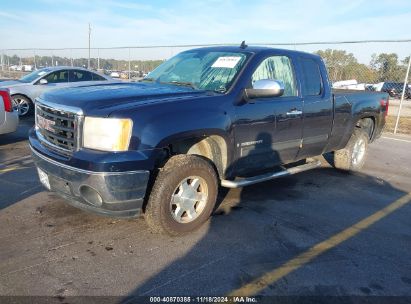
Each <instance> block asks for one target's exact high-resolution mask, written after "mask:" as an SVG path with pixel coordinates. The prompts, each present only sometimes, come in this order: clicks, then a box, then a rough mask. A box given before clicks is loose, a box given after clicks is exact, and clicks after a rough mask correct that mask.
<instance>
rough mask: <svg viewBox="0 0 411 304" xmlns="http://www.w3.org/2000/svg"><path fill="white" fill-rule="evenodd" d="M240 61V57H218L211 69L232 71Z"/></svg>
mask: <svg viewBox="0 0 411 304" xmlns="http://www.w3.org/2000/svg"><path fill="white" fill-rule="evenodd" d="M240 59H241V57H239V56H226V57H218V59H217V60H216V61H215V62H214V63H213V65H212V66H211V67H212V68H228V69H232V68H234V67H235V66H236V65H237V63H238V62H239V61H240Z"/></svg>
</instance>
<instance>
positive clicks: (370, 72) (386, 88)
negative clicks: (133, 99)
mask: <svg viewBox="0 0 411 304" xmlns="http://www.w3.org/2000/svg"><path fill="white" fill-rule="evenodd" d="M218 45H239V44H233V43H229V44H204V45H171V46H161V45H159V46H136V47H112V48H91V49H90V50H89V49H88V48H56V49H40V48H39V49H35V48H31V49H3V50H0V52H1V53H0V59H1V61H0V65H1V67H0V79H3V80H4V79H18V78H20V77H21V76H23V75H24V74H27V73H29V72H31V71H33V70H35V69H39V68H42V67H48V66H57V65H66V66H79V67H88V68H90V69H94V70H99V71H101V72H103V73H106V74H108V75H111V76H112V77H119V78H122V79H125V80H138V79H140V78H141V77H143V76H144V75H146V74H147V73H149V72H150V71H151V70H153V69H154V68H155V67H156V66H158V65H159V64H161V62H163V61H164V60H166V59H168V58H170V57H172V56H174V55H176V54H177V53H179V52H182V51H185V50H188V49H191V48H196V47H205V46H218ZM249 45H259V46H269V47H276V48H287V49H293V50H299V51H305V52H310V53H317V54H318V55H320V56H321V57H322V58H323V59H324V61H325V63H326V65H327V68H328V71H329V77H330V80H331V82H332V85H333V87H334V88H337V89H348V90H360V91H383V92H387V93H388V94H389V95H390V110H389V116H388V119H387V127H386V128H387V131H393V132H394V129H395V131H398V132H400V133H409V134H411V87H410V85H409V83H410V79H409V78H410V76H409V71H408V72H407V70H408V69H407V68H408V67H409V63H410V54H411V40H379V41H377V40H374V41H341V42H309V43H277V44H276V43H249ZM89 52H90V58H89ZM89 59H90V66H88V62H89ZM398 114H401V115H398ZM397 117H398V119H397Z"/></svg>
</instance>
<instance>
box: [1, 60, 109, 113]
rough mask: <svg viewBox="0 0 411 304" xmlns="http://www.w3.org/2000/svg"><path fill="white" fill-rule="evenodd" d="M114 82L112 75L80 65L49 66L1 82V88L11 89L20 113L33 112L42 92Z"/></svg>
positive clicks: (14, 102) (16, 107)
mask: <svg viewBox="0 0 411 304" xmlns="http://www.w3.org/2000/svg"><path fill="white" fill-rule="evenodd" d="M103 81H105V82H114V81H115V80H113V79H111V78H110V77H108V76H106V75H103V74H100V73H97V72H92V71H89V70H87V69H84V68H78V67H64V66H59V67H49V68H43V69H40V70H37V71H34V72H32V73H30V74H27V75H25V76H23V77H22V78H20V79H19V80H12V81H3V82H0V88H8V89H10V94H11V98H12V102H13V107H14V109H15V110H17V111H18V113H19V115H20V116H21V117H22V116H26V115H30V114H31V113H32V112H33V109H34V107H33V101H34V99H35V98H36V97H38V96H40V94H42V93H44V92H46V91H48V90H52V89H56V88H62V87H74V86H83V85H89V84H97V83H101V82H103Z"/></svg>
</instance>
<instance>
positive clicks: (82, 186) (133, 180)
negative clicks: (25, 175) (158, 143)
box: [31, 147, 150, 217]
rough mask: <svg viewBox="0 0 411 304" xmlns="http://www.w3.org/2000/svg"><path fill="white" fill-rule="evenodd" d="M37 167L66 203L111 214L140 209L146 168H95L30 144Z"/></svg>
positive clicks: (136, 212)
mask: <svg viewBox="0 0 411 304" xmlns="http://www.w3.org/2000/svg"><path fill="white" fill-rule="evenodd" d="M31 150H32V157H33V160H34V163H35V164H36V166H37V168H39V169H40V170H41V171H43V172H44V173H46V174H47V177H48V182H49V186H50V189H49V190H50V191H53V192H56V193H57V194H58V195H60V196H61V197H63V198H65V199H66V201H67V203H68V204H70V205H72V206H74V207H77V208H80V209H83V210H86V211H90V212H93V213H98V214H100V215H105V216H111V217H134V216H138V215H139V214H140V212H141V208H142V205H143V201H144V197H145V194H146V188H147V184H148V180H149V176H150V172H149V171H145V170H139V171H126V172H94V171H88V170H83V169H78V168H74V167H71V166H68V165H65V164H63V163H60V162H57V161H55V160H52V159H50V158H48V157H46V156H44V155H42V154H41V153H39V152H38V151H36V150H35V149H34V148H33V147H31Z"/></svg>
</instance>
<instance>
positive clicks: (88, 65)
mask: <svg viewBox="0 0 411 304" xmlns="http://www.w3.org/2000/svg"><path fill="white" fill-rule="evenodd" d="M90 38H91V25H90V23H89V24H88V61H87V68H88V69H90Z"/></svg>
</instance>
